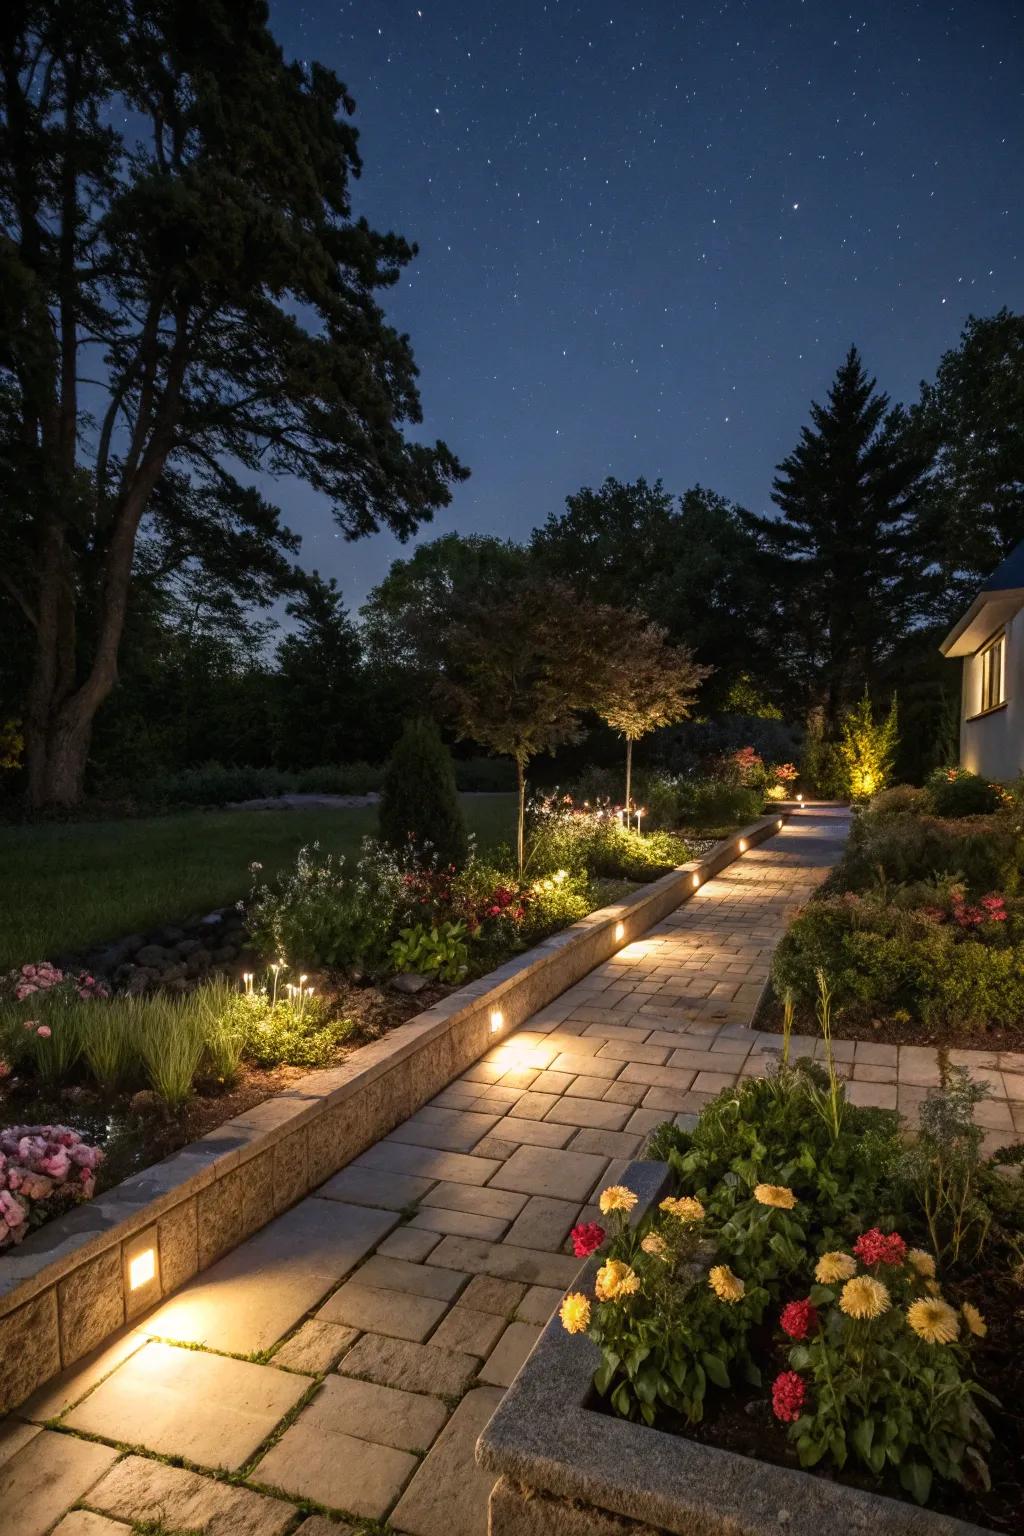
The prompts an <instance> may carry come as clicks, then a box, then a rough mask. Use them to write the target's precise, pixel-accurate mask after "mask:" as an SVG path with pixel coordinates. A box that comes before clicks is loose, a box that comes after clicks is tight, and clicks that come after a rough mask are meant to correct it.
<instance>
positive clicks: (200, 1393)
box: [30, 1344, 309, 1471]
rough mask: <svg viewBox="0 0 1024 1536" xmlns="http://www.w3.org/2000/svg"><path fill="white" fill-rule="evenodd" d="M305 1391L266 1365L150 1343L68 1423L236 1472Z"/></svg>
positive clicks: (75, 1410) (299, 1382)
mask: <svg viewBox="0 0 1024 1536" xmlns="http://www.w3.org/2000/svg"><path fill="white" fill-rule="evenodd" d="M308 1385H309V1384H308V1382H307V1381H305V1380H304V1378H303V1377H301V1376H293V1375H291V1374H289V1373H288V1372H287V1371H276V1370H274V1369H273V1367H272V1366H269V1365H250V1364H249V1363H248V1362H247V1361H245V1360H229V1359H227V1358H226V1357H225V1356H223V1355H210V1354H205V1353H204V1352H203V1351H201V1350H194V1349H177V1348H175V1347H174V1346H173V1345H171V1344H147V1345H146V1347H145V1349H140V1350H139V1351H138V1353H137V1354H134V1355H132V1356H131V1358H130V1359H129V1360H126V1361H125V1363H124V1365H122V1366H120V1367H119V1369H118V1370H116V1371H115V1372H114V1374H113V1375H112V1376H108V1377H107V1379H106V1381H104V1382H101V1384H100V1385H99V1386H98V1387H97V1388H96V1390H95V1392H92V1393H91V1394H90V1395H89V1396H88V1397H87V1398H86V1399H85V1401H84V1402H81V1403H79V1405H78V1407H77V1408H73V1409H72V1410H71V1412H70V1414H69V1415H68V1417H67V1419H66V1420H65V1422H66V1423H67V1424H68V1425H69V1426H70V1427H71V1428H72V1429H82V1430H85V1432H86V1433H87V1434H91V1435H99V1436H101V1437H102V1438H103V1439H104V1440H114V1441H116V1442H118V1443H119V1444H121V1445H137V1446H144V1447H145V1448H146V1449H147V1450H150V1451H156V1452H158V1453H159V1454H161V1455H164V1456H182V1457H184V1458H185V1459H186V1460H187V1461H192V1462H195V1463H196V1464H197V1465H199V1466H206V1467H227V1468H228V1469H229V1470H231V1471H234V1470H235V1469H236V1468H237V1467H240V1466H241V1465H242V1463H243V1462H245V1461H246V1460H247V1459H248V1458H249V1457H250V1456H251V1455H252V1454H253V1453H254V1452H255V1451H256V1449H257V1448H258V1447H259V1445H260V1444H261V1443H262V1442H263V1441H264V1440H265V1439H266V1437H267V1436H268V1435H269V1434H270V1433H271V1431H272V1430H273V1429H274V1428H275V1426H276V1425H277V1424H278V1423H279V1422H280V1420H281V1419H282V1418H283V1417H284V1415H285V1414H286V1413H287V1412H288V1410H289V1408H292V1407H294V1405H295V1404H296V1403H297V1402H298V1400H299V1398H300V1397H301V1396H302V1394H303V1393H304V1392H305V1391H306V1389H307V1387H308ZM61 1443H62V1444H64V1445H66V1444H67V1443H68V1442H67V1441H66V1440H62V1442H61ZM73 1443H74V1444H76V1445H78V1444H80V1443H83V1442H79V1441H75V1442H73ZM30 1449H31V1447H30Z"/></svg>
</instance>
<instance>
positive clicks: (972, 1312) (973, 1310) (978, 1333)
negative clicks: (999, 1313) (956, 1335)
mask: <svg viewBox="0 0 1024 1536" xmlns="http://www.w3.org/2000/svg"><path fill="white" fill-rule="evenodd" d="M960 1311H961V1312H962V1313H963V1318H964V1322H965V1323H966V1324H967V1331H968V1333H973V1334H974V1337H975V1338H976V1339H983V1338H984V1337H985V1335H986V1333H988V1323H986V1321H985V1319H984V1318H983V1317H982V1315H981V1313H980V1312H979V1311H978V1309H977V1307H975V1306H972V1305H971V1303H970V1302H969V1301H965V1302H964V1304H963V1306H962V1307H961V1308H960Z"/></svg>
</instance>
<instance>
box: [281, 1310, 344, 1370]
mask: <svg viewBox="0 0 1024 1536" xmlns="http://www.w3.org/2000/svg"><path fill="white" fill-rule="evenodd" d="M358 1337H359V1330H358V1329H357V1328H347V1327H342V1326H340V1325H339V1324H337V1323H329V1322H324V1321H322V1320H321V1319H320V1318H316V1317H314V1318H310V1320H309V1322H307V1323H303V1325H302V1327H301V1328H300V1329H298V1331H297V1332H296V1333H294V1334H292V1337H291V1338H290V1339H286V1341H285V1342H284V1343H283V1344H282V1345H281V1348H280V1349H278V1350H275V1352H274V1357H273V1363H274V1364H275V1365H277V1366H281V1367H282V1368H284V1369H286V1370H289V1371H304V1372H305V1373H306V1375H308V1376H321V1375H323V1373H324V1371H329V1370H330V1369H331V1367H332V1366H333V1365H337V1363H338V1361H339V1360H340V1359H341V1357H342V1355H343V1354H344V1353H345V1351H346V1349H348V1348H349V1346H350V1345H351V1344H354V1343H355V1341H356V1339H357V1338H358Z"/></svg>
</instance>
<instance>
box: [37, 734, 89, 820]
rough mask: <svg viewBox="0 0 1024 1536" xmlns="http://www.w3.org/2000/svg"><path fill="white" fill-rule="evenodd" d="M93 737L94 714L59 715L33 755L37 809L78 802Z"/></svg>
mask: <svg viewBox="0 0 1024 1536" xmlns="http://www.w3.org/2000/svg"><path fill="white" fill-rule="evenodd" d="M91 740H92V716H91V715H90V716H89V717H88V718H87V719H80V718H78V719H76V718H74V717H73V716H72V717H69V716H68V715H67V714H64V713H62V714H61V715H60V716H58V718H57V720H56V721H55V722H54V724H53V726H52V727H51V729H50V731H49V732H48V734H47V736H46V738H45V739H44V740H43V742H42V743H38V744H37V745H36V748H35V752H34V755H33V762H32V774H31V784H30V803H31V805H32V808H33V809H34V810H41V809H44V808H45V807H47V806H70V805H77V804H78V803H79V801H80V800H81V798H82V793H83V790H84V787H85V768H86V763H87V762H88V759H89V744H90V741H91Z"/></svg>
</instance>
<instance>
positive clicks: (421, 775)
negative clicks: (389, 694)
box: [380, 720, 469, 866]
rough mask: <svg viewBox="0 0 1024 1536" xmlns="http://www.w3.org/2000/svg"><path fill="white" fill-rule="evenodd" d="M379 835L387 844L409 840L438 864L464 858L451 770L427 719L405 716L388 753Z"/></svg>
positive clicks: (461, 823)
mask: <svg viewBox="0 0 1024 1536" xmlns="http://www.w3.org/2000/svg"><path fill="white" fill-rule="evenodd" d="M380 835H381V838H382V840H383V841H384V842H385V843H389V844H390V845H391V847H392V848H398V849H406V848H408V847H409V845H410V843H411V844H412V845H413V847H414V848H416V850H417V851H418V852H420V853H426V854H428V855H431V856H434V855H436V857H437V861H438V863H439V864H441V865H444V866H447V865H449V864H455V865H460V864H462V863H464V862H465V858H466V854H467V852H468V849H469V840H468V838H467V836H466V823H465V821H464V820H463V817H462V808H461V806H460V805H459V797H458V794H457V793H456V789H455V770H454V769H453V767H452V760H451V754H450V753H449V751H448V749H447V747H446V746H445V744H444V742H443V741H442V740H441V733H440V731H439V730H438V729H437V726H436V725H435V724H434V722H433V721H432V720H410V721H409V722H408V723H407V724H406V727H405V730H404V731H403V732H402V736H401V739H400V741H399V743H398V745H397V747H396V748H395V750H394V752H393V753H392V756H391V761H390V762H389V763H388V767H387V772H386V774H385V776H384V785H383V789H382V792H381V800H380Z"/></svg>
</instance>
